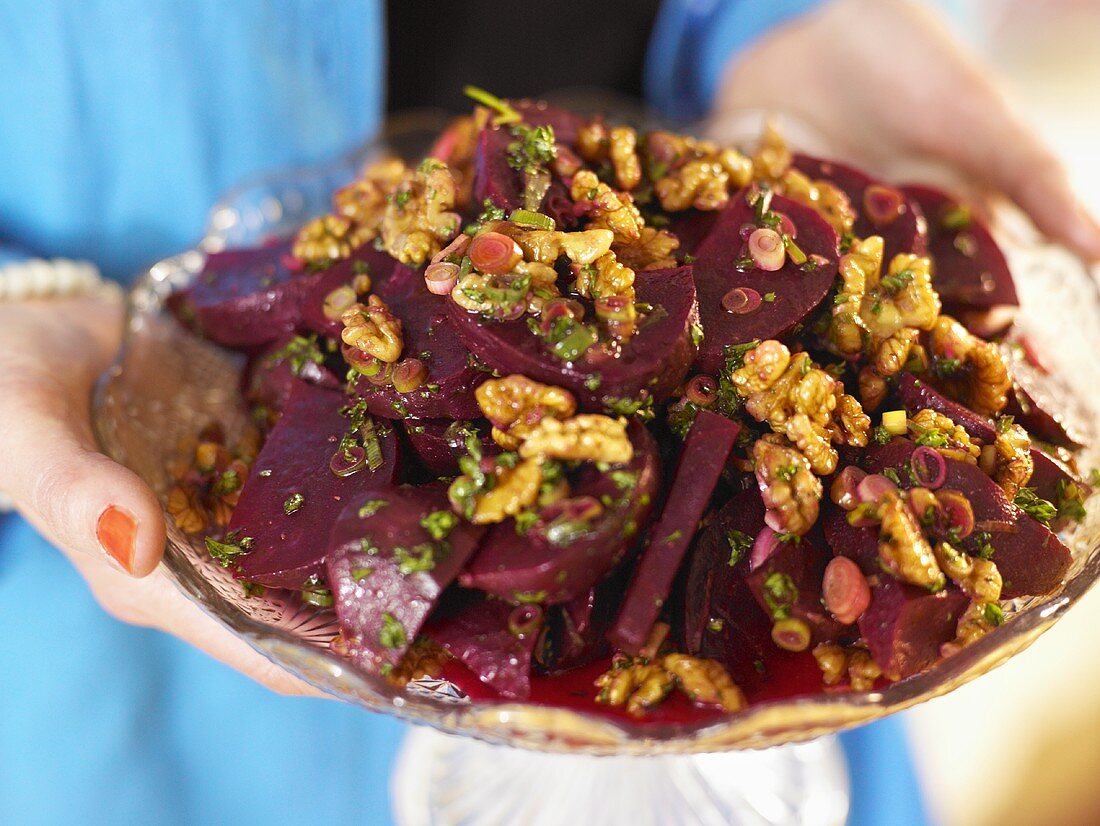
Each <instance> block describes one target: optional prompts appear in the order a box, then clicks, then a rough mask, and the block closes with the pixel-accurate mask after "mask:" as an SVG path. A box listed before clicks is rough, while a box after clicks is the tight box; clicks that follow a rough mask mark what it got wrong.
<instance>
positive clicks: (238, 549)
mask: <svg viewBox="0 0 1100 826" xmlns="http://www.w3.org/2000/svg"><path fill="white" fill-rule="evenodd" d="M204 542H205V543H206V552H207V553H208V554H210V558H211V559H213V560H214V561H215V562H217V563H219V564H220V565H221V566H222V567H223V568H228V567H229V566H230V565H231V564H232V563H233V561H234V560H235V559H236V558H237V557H238V556H240V555H241V554H243V553H247V552H248V550H249V549H250V548H251V547H252V537H250V536H245V537H242V538H241V539H237V538H236V536H235V535H234V534H232V533H229V534H226V536H225V540H224V541H222V542H218V541H217V540H216V539H211V538H210V537H209V536H208V537H206V538H205V539H204Z"/></svg>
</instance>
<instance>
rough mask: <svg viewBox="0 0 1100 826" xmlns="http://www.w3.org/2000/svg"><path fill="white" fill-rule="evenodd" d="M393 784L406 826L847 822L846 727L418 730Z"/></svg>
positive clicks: (823, 825)
mask: <svg viewBox="0 0 1100 826" xmlns="http://www.w3.org/2000/svg"><path fill="white" fill-rule="evenodd" d="M392 784H393V799H394V812H395V817H396V820H397V823H398V825H399V826H563V825H564V826H587V824H599V826H620V824H621V825H622V826H681V825H682V826H689V825H690V826H729V824H738V826H742V825H743V826H841V825H842V824H843V823H844V822H845V820H846V819H847V815H848V774H847V768H846V764H845V761H844V756H843V753H842V751H841V748H840V743H839V741H838V740H837V739H836V738H835V737H825V738H822V739H819V740H815V741H813V742H810V743H802V744H798V745H792V746H781V747H778V748H772V749H767V750H764V751H733V752H724V753H720V754H699V755H690V756H679V755H662V756H655V757H592V756H588V755H563V754H544V753H541V752H533V751H528V750H524V749H515V748H509V747H507V746H492V745H488V744H486V743H482V742H480V741H478V740H473V739H471V738H468V737H455V736H453V735H447V734H441V733H439V732H437V731H434V730H432V729H427V728H414V729H412V730H411V731H410V732H409V734H408V736H407V738H406V740H405V743H404V745H403V747H402V750H401V755H400V757H399V758H398V763H397V767H396V771H395V772H394V776H393V781H392Z"/></svg>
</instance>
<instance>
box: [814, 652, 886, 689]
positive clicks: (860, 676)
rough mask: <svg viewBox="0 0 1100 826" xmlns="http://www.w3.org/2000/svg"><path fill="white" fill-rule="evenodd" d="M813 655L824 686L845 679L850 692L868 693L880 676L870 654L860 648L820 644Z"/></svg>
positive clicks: (880, 672) (879, 669)
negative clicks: (850, 689)
mask: <svg viewBox="0 0 1100 826" xmlns="http://www.w3.org/2000/svg"><path fill="white" fill-rule="evenodd" d="M813 653H814V659H815V660H817V666H818V668H820V669H821V680H822V682H824V683H825V685H837V684H838V683H840V682H841V681H842V680H843V679H844V678H845V677H847V678H848V683H849V685H850V686H851V688H852V691H870V690H871V689H872V688H874V687H875V681H876V680H877V679H878V678H879V677H881V676H882V669H881V668H879V667H878V664H877V663H876V662H875V660H874V658H873V657H872V656H871V652H870V651H868V650H867V649H866V648H863V647H861V646H853V647H850V648H843V647H841V646H839V645H830V644H826V643H822V644H821V645H819V646H817V647H816V648H814V652H813Z"/></svg>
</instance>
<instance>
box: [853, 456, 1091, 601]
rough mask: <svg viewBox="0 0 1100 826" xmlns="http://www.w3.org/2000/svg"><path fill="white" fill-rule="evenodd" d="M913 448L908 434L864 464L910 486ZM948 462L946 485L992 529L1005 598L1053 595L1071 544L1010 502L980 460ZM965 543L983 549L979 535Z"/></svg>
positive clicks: (980, 523) (984, 528)
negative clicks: (895, 475)
mask: <svg viewBox="0 0 1100 826" xmlns="http://www.w3.org/2000/svg"><path fill="white" fill-rule="evenodd" d="M913 448H914V444H913V443H912V442H910V441H909V440H908V439H894V440H893V441H891V442H890V443H889V444H887V445H884V446H881V447H876V448H873V449H871V450H869V451H868V453H867V457H866V464H865V468H864V469H865V470H867V471H868V472H870V473H879V472H881V471H882V470H884V469H885V468H893V469H895V470H896V471H897V473H898V478H899V479H900V480H901V487H902V488H910V487H912V485H913V483H912V481H911V480H910V478H909V473H908V471H907V470H906V467H905V465H906V463H907V462H908V460H909V457H910V456H911V455H912V452H913ZM945 461H946V463H947V480H946V481H945V482H944V484H943V486H942V488H941V490H957V491H960V492H962V493H963V495H965V496H966V498H967V499H968V500H969V501H970V507H971V508H972V510H973V511H974V521H975V524H976V526H977V531H985V532H988V533H989V534H990V543H991V544H992V546H993V548H994V553H993V561H994V562H995V563H997V569H998V570H999V571H1000V572H1001V578H1002V579H1003V580H1004V589H1003V596H1004V598H1005V599H1013V598H1015V597H1018V596H1023V595H1039V594H1048V593H1050V592H1051V591H1053V590H1055V589H1056V588H1057V587H1058V586H1059V585H1061V584H1062V581H1063V579H1064V578H1065V575H1066V572H1067V571H1068V570H1069V566H1070V562H1071V561H1072V559H1071V556H1070V552H1069V549H1068V548H1067V547H1066V546H1065V545H1063V544H1062V543H1061V542H1060V541H1059V539H1058V537H1057V536H1055V535H1054V534H1053V533H1051V531H1050V529H1049V528H1047V527H1046V526H1045V525H1043V524H1041V523H1039V522H1037V521H1036V520H1034V519H1032V518H1031V517H1030V516H1028V515H1027V514H1026V513H1024V511H1022V510H1021V509H1020V508H1018V507H1016V505H1015V504H1013V503H1012V502H1010V501H1009V500H1008V497H1006V496H1005V494H1004V491H1003V490H1001V489H1000V488H999V487H998V486H997V484H996V483H995V482H994V481H993V480H992V479H990V478H989V477H988V476H986V475H985V474H984V473H982V471H981V469H980V468H979V467H978V466H977V465H972V464H970V463H969V462H960V461H957V460H955V459H945ZM962 548H963V550H964V551H967V552H968V553H974V552H976V551H977V544H976V540H975V535H974V534H972V535H971V536H970V537H968V538H967V539H965V540H964V541H963V543H962Z"/></svg>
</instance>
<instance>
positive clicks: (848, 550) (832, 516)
mask: <svg viewBox="0 0 1100 826" xmlns="http://www.w3.org/2000/svg"><path fill="white" fill-rule="evenodd" d="M821 528H822V530H823V532H824V534H825V541H826V542H827V543H828V545H829V548H830V549H831V550H832V552H833V555H834V556H846V557H848V558H849V559H850V560H852V561H853V562H855V563H856V564H857V565H859V568H860V570H861V571H863V573H864V574H866V575H867V576H871V575H872V574H879V573H882V566H881V565H880V564H879V560H878V528H855V527H852V526H851V525H849V524H848V513H847V511H845V510H843V509H842V508H839V507H837V506H836V505H834V504H832V503H831V502H829V503H828V504H825V503H823V506H822V509H821Z"/></svg>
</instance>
